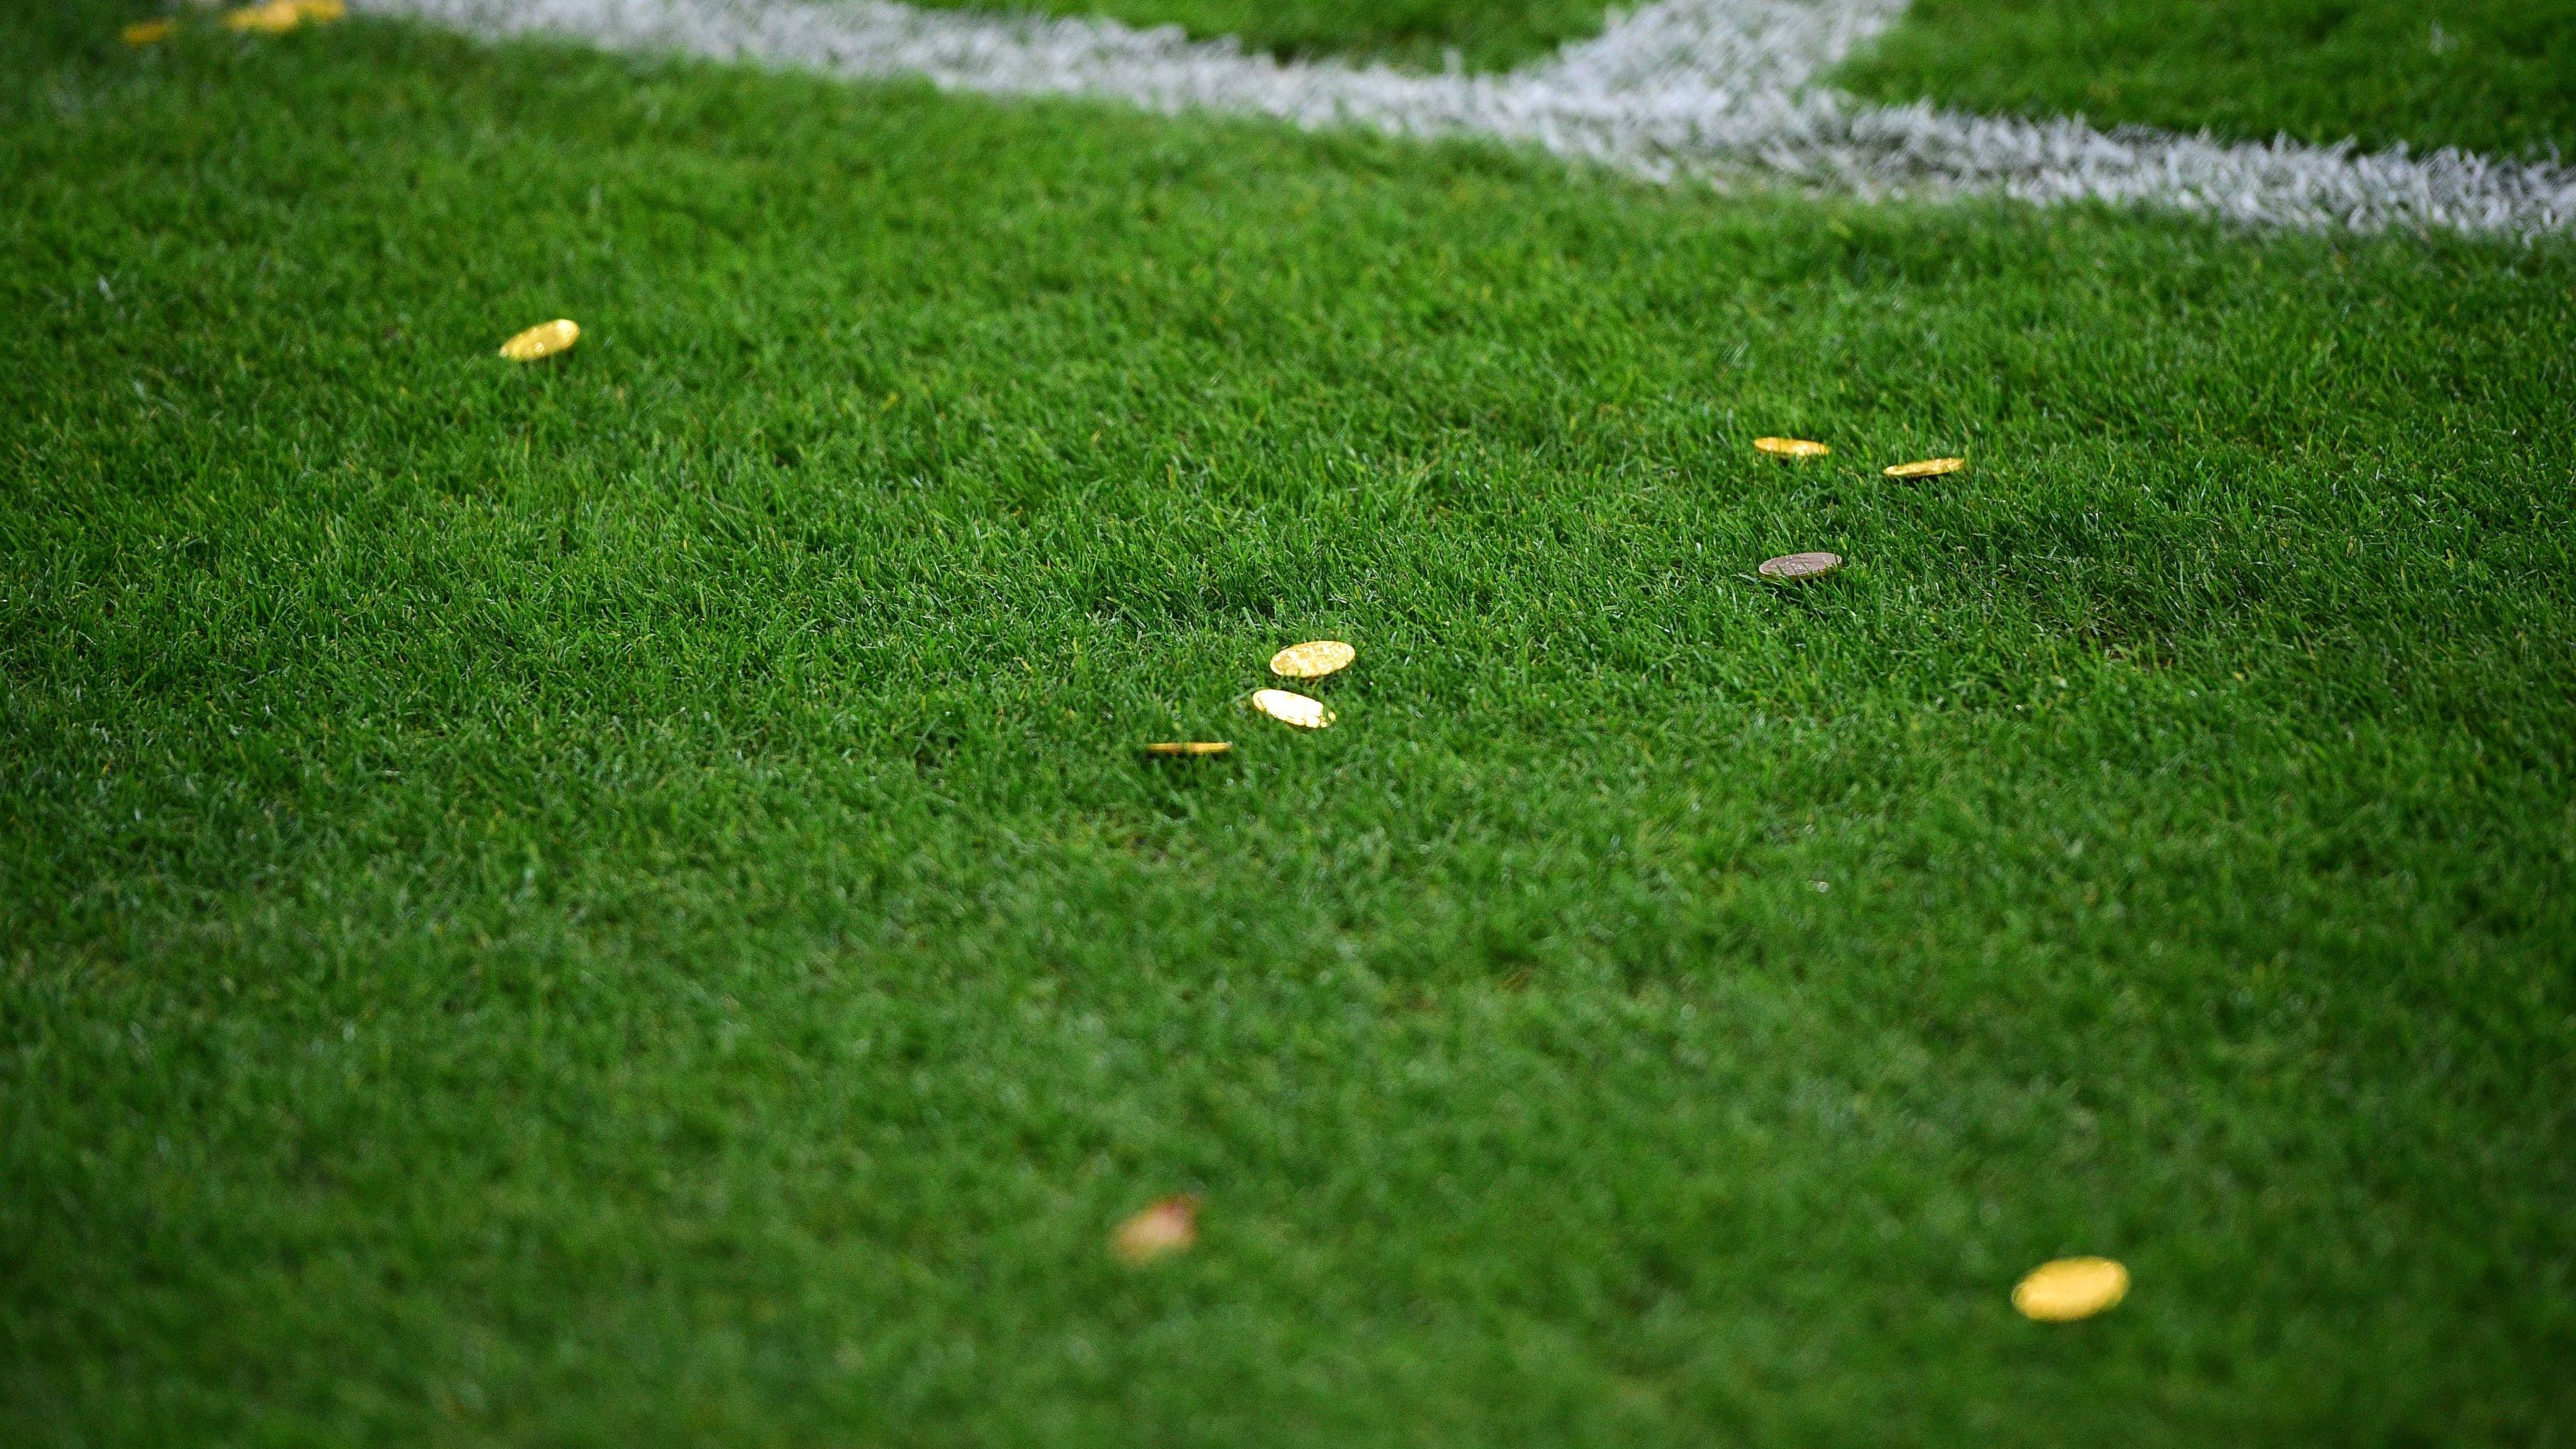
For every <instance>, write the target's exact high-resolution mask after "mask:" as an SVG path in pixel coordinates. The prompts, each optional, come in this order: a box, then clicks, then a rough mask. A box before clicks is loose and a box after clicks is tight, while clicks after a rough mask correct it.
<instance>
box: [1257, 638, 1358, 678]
mask: <svg viewBox="0 0 2576 1449" xmlns="http://www.w3.org/2000/svg"><path fill="white" fill-rule="evenodd" d="M1358 657H1359V651H1358V650H1356V649H1353V648H1352V647H1351V646H1349V645H1348V644H1345V643H1343V642H1342V641H1341V640H1339V639H1310V640H1308V641H1307V642H1305V643H1303V644H1291V645H1289V646H1288V647H1287V648H1285V649H1282V650H1280V651H1279V652H1278V653H1276V654H1273V655H1271V656H1270V672H1271V673H1273V674H1276V675H1278V676H1279V677H1280V678H1282V679H1321V678H1323V677H1324V676H1325V675H1327V674H1337V673H1339V672H1341V671H1342V670H1344V669H1347V668H1349V667H1350V662H1351V661H1352V660H1354V659H1357V658H1358Z"/></svg>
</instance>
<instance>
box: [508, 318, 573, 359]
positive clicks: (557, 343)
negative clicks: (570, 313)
mask: <svg viewBox="0 0 2576 1449" xmlns="http://www.w3.org/2000/svg"><path fill="white" fill-rule="evenodd" d="M580 340H581V324H579V323H577V322H575V321H573V320H572V319H571V318H569V317H557V318H556V319H555V320H553V321H552V322H542V323H539V324H538V325H536V326H534V327H531V328H529V329H528V330H527V331H525V332H522V333H520V334H519V335H518V336H516V337H513V338H511V339H510V340H509V341H507V342H504V343H502V344H501V355H502V356H503V357H506V358H508V359H510V360H511V361H512V362H534V361H536V360H537V359H538V358H540V357H552V356H554V355H555V354H556V353H558V352H561V351H563V350H564V349H565V348H568V347H570V346H572V345H573V344H574V343H576V342H579V341H580Z"/></svg>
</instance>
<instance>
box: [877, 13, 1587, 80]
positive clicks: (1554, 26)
mask: <svg viewBox="0 0 2576 1449" xmlns="http://www.w3.org/2000/svg"><path fill="white" fill-rule="evenodd" d="M928 3H930V4H932V5H934V6H940V7H943V8H955V9H977V10H1020V11H1028V12H1036V13H1040V14H1048V15H1105V16H1108V17H1109V18H1111V19H1113V20H1123V21H1125V22H1126V23H1128V24H1129V25H1139V26H1148V25H1177V26H1179V27H1181V28H1182V29H1183V30H1186V31H1188V32H1189V33H1190V34H1192V35H1194V36H1197V37H1198V38H1200V39H1202V40H1212V39H1215V38H1217V37H1220V36H1232V37H1234V38H1236V39H1238V40H1241V41H1242V42H1243V44H1244V45H1245V46H1246V47H1247V48H1249V49H1252V50H1261V51H1268V52H1270V53H1271V54H1273V55H1279V56H1285V57H1294V58H1300V59H1305V58H1313V57H1317V56H1350V57H1354V58H1360V59H1373V60H1383V61H1388V62H1390V63H1393V64H1397V65H1409V66H1416V67H1421V68H1426V69H1436V68H1439V67H1441V66H1444V65H1448V64H1451V63H1453V62H1454V63H1456V64H1459V65H1463V66H1465V67H1466V68H1468V69H1470V70H1508V69H1510V68H1511V67H1513V66H1515V65H1519V64H1520V63H1522V62H1523V61H1527V60H1532V59H1535V58H1537V57H1539V56H1542V55H1545V54H1547V53H1548V52H1550V51H1552V50H1554V49H1556V48H1557V47H1558V46H1560V45H1563V44H1564V43H1566V42H1567V41H1569V40H1582V39H1584V38H1586V37H1589V36H1593V35H1598V34H1600V32H1601V22H1602V18H1603V16H1604V15H1605V14H1606V13H1607V11H1606V9H1605V8H1604V7H1603V6H1602V5H1600V4H1598V3H1594V0H1018V3H1006V4H994V3H991V0H928Z"/></svg>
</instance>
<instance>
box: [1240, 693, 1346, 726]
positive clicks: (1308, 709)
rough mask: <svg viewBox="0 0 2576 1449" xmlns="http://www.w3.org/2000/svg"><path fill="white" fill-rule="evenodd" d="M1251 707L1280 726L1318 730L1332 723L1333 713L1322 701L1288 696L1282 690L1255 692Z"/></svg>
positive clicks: (1297, 695) (1300, 696) (1299, 696)
mask: <svg viewBox="0 0 2576 1449" xmlns="http://www.w3.org/2000/svg"><path fill="white" fill-rule="evenodd" d="M1252 707H1253V708H1254V709H1257V710H1259V711H1261V712H1262V713H1263V714H1266V715H1268V716H1270V717H1271V718H1272V719H1275V720H1277V721H1279V722H1280V723H1281V724H1285V725H1295V726H1296V727H1297V728H1299V729H1301V730H1319V729H1322V728H1324V727H1325V726H1326V725H1329V724H1331V723H1332V722H1333V712H1332V711H1331V710H1329V709H1326V708H1325V707H1324V702H1323V701H1322V700H1320V699H1308V698H1307V697H1306V696H1304V695H1302V694H1290V693H1289V692H1288V691H1286V690H1284V689H1263V690H1257V691H1255V692H1254V693H1253V696H1252Z"/></svg>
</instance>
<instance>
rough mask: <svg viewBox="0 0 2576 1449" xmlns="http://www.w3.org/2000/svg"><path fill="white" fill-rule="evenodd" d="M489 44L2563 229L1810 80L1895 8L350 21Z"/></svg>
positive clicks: (2448, 181) (2149, 196)
mask: <svg viewBox="0 0 2576 1449" xmlns="http://www.w3.org/2000/svg"><path fill="white" fill-rule="evenodd" d="M357 4H358V7H359V8H360V9H363V10H368V11H372V12H375V13H379V14H394V15H409V16H414V17H418V18H423V19H428V20H431V21H435V22H438V23H440V24H444V25H448V26H453V27H456V28H459V29H462V30H466V31H469V32H471V33H474V34H477V35H483V36H490V37H500V36H509V35H525V34H551V35H561V36H568V37H577V38H580V39H583V40H587V41H590V42H592V43H595V44H599V45H603V46H608V47H611V48H615V49H620V50H643V51H678V52H682V53H686V54H690V55H699V56H710V57H716V58H721V59H735V60H744V61H751V62H755V63H759V64H764V65H775V66H787V67H794V68H797V69H804V70H815V71H822V72H825V73H828V74H833V75H841V76H850V77H891V76H922V77H926V78H928V79H929V80H931V81H932V82H933V83H935V84H937V85H939V86H942V87H945V88H949V89H954V90H963V91H976V92H982V93H986V94H994V95H1063V96H1087V97H1097V98H1102V99H1109V100H1116V101H1123V102H1126V103H1128V104H1131V105H1136V106H1141V107H1143V108H1145V109H1147V110H1153V111H1161V112H1167V113H1168V112H1178V111H1182V110H1188V109H1206V110H1216V111H1228V112H1237V113H1251V114H1256V115H1264V116H1272V117H1276V118H1278V119H1281V120H1284V121H1289V122H1292V123H1294V124H1296V125H1300V126H1306V127H1329V126H1360V127H1367V128H1371V129H1375V130H1379V131H1385V132H1389V133H1394V134H1401V135H1410V136H1423V137H1436V136H1485V137H1492V138H1496V139H1500V140H1505V141H1515V142H1527V143H1533V144H1536V145H1538V146H1541V147H1543V148H1545V149H1546V150H1548V151H1551V152H1554V153H1555V154H1557V155H1560V156H1564V157H1568V158H1571V159H1577V160H1586V161H1594V162H1599V163H1601V164H1604V165H1607V166H1610V167H1613V168H1615V169H1617V170H1619V171H1622V172H1625V173H1627V174H1629V175H1634V176H1641V177H1647V178H1651V179H1655V180H1662V181H1672V180H1689V179H1697V180H1713V181H1723V180H1726V179H1728V178H1730V177H1744V176H1749V175H1769V176H1774V177H1781V178H1786V179H1788V180H1790V181H1793V182H1796V183H1799V184H1803V185H1809V186H1814V187H1818V188H1822V189H1828V190H1838V191H1847V192H1853V193H1857V194H1860V195H1863V196H1872V197H1879V196H1902V195H1918V196H1919V195H1931V196H1941V195H1956V194H1962V193H1979V192H1983V193H2000V194H2003V195H2006V196H2013V197H2018V198H2021V199H2022V200H2025V201H2031V202H2037V203H2041V204H2055V203H2063V202H2073V201H2101V202H2110V203H2115V204H2119V203H2138V204H2144V205H2150V206H2161V207H2171V208H2177V209H2180V210H2185V211H2192V212H2200V213H2206V214H2212V215H2217V216H2222V217H2228V218H2232V219H2235V220H2240V221H2246V222H2254V223H2262V224H2268V225H2280V226H2293V227H2307V228H2320V227H2350V228H2352V229H2354V230H2359V231H2377V230H2382V229H2385V228H2389V227H2417V228H2425V227H2438V228H2448V229H2455V230H2459V231H2468V232H2490V233H2502V234H2508V235H2534V234H2538V233H2542V232H2551V231H2561V230H2566V229H2569V228H2571V227H2576V168H2569V167H2566V166H2561V165H2555V164H2548V163H2538V162H2510V161H2490V160H2486V159H2483V158H2480V157H2477V156H2472V155H2466V154H2463V153H2460V152H2457V151H2437V152H2433V153H2430V154H2427V155H2414V154H2410V153H2408V152H2406V151H2404V150H2403V149H2400V150H2394V151H2384V152H2378V153H2371V154H2364V153H2361V152H2359V151H2357V150H2355V149H2354V148H2352V147H2349V146H2330V147H2319V146H2308V145H2302V144H2298V143H2295V142H2288V141H2280V142H2273V143H2270V144H2248V143H2241V142H2223V141H2214V140H2210V139H2208V138H2206V137H2192V136H2178V135H2172V134H2169V133H2165V132H2160V131H2150V130H2144V129H2139V128H2129V127H2124V128H2121V129H2118V130H2114V131H2107V132H2106V131H2099V130H2095V129H2094V128H2092V127H2090V126H2087V125H2085V124H2083V123H2082V122H2079V121H2071V120H2066V121H2026V120H2018V119H2011V118H2001V117H1980V116H1970V115H1964V114H1961V113H1958V112H1954V111H1944V110H1938V109H1935V108H1933V107H1931V106H1929V105H1914V106H1893V107H1891V106H1873V105H1867V104H1864V103H1862V102H1859V101H1856V100H1854V99H1852V98H1851V97H1849V96H1846V95H1843V94H1840V93H1838V92H1835V91H1832V90H1829V89H1826V88H1824V87H1822V86H1818V85H1815V84H1813V83H1812V82H1813V80H1814V78H1815V77H1816V76H1817V75H1818V74H1819V73H1821V72H1822V71H1823V70H1824V69H1825V68H1826V67H1828V66H1830V65H1832V64H1833V63H1834V62H1835V61H1837V60H1839V59H1841V58H1842V56H1843V55H1845V54H1846V53H1847V52H1848V51H1849V50H1850V48H1851V47H1852V46H1853V45H1854V44H1856V43H1858V42H1859V41H1861V40H1863V39H1865V38H1867V37H1868V36H1870V35H1872V34H1874V33H1876V32H1877V31H1878V30H1879V29H1880V28H1881V27H1883V26H1885V25H1886V24H1887V23H1888V22H1889V21H1890V20H1893V19H1894V18H1895V17H1896V15H1897V14H1898V13H1899V12H1900V11H1901V10H1902V9H1903V7H1904V0H1657V3H1654V4H1650V5H1648V6H1646V7H1645V8H1644V9H1642V10H1639V11H1637V12H1635V13H1634V14H1630V15H1626V16H1622V17H1614V19H1613V21H1612V23H1611V24H1609V25H1608V26H1607V27H1606V28H1605V29H1604V31H1603V33H1602V34H1601V35H1600V36H1599V37H1597V38H1595V39H1592V40H1588V41H1583V42H1579V43H1576V44H1572V45H1568V46H1566V47H1565V48H1564V49H1563V50H1561V51H1560V52H1558V53H1557V54H1556V55H1555V56H1553V57H1550V58H1548V59H1546V60H1542V61H1539V62H1536V63H1534V64H1531V65H1528V66H1525V67H1523V68H1521V69H1520V70H1517V71H1513V72H1511V73H1509V74H1507V75H1491V76H1476V75H1456V74H1434V75H1426V74H1418V73H1411V72H1403V71H1397V70H1393V69H1390V68H1388V67H1385V66H1379V65H1355V64H1350V63H1346V62H1339V61H1312V62H1304V61H1279V60H1275V59H1272V58H1271V57H1268V56H1264V55H1250V54H1246V53H1245V52H1244V51H1243V50H1242V49H1241V47H1239V46H1237V45H1235V44H1233V43H1232V42H1230V41H1213V42H1204V41H1191V40H1189V39H1187V38H1185V37H1184V36H1182V35H1181V33H1180V32H1179V31H1178V30H1176V29H1173V28H1170V27H1165V28H1162V29H1156V30H1141V31H1140V30H1135V29H1131V28H1129V27H1127V26H1123V25H1120V24H1117V23H1116V22H1114V21H1108V20H1053V19H1044V18H1037V17H1029V16H1009V15H993V14H978V13H974V12H965V11H940V10H916V9H913V8H911V7H909V6H906V5H900V4H891V3H884V0H357Z"/></svg>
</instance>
